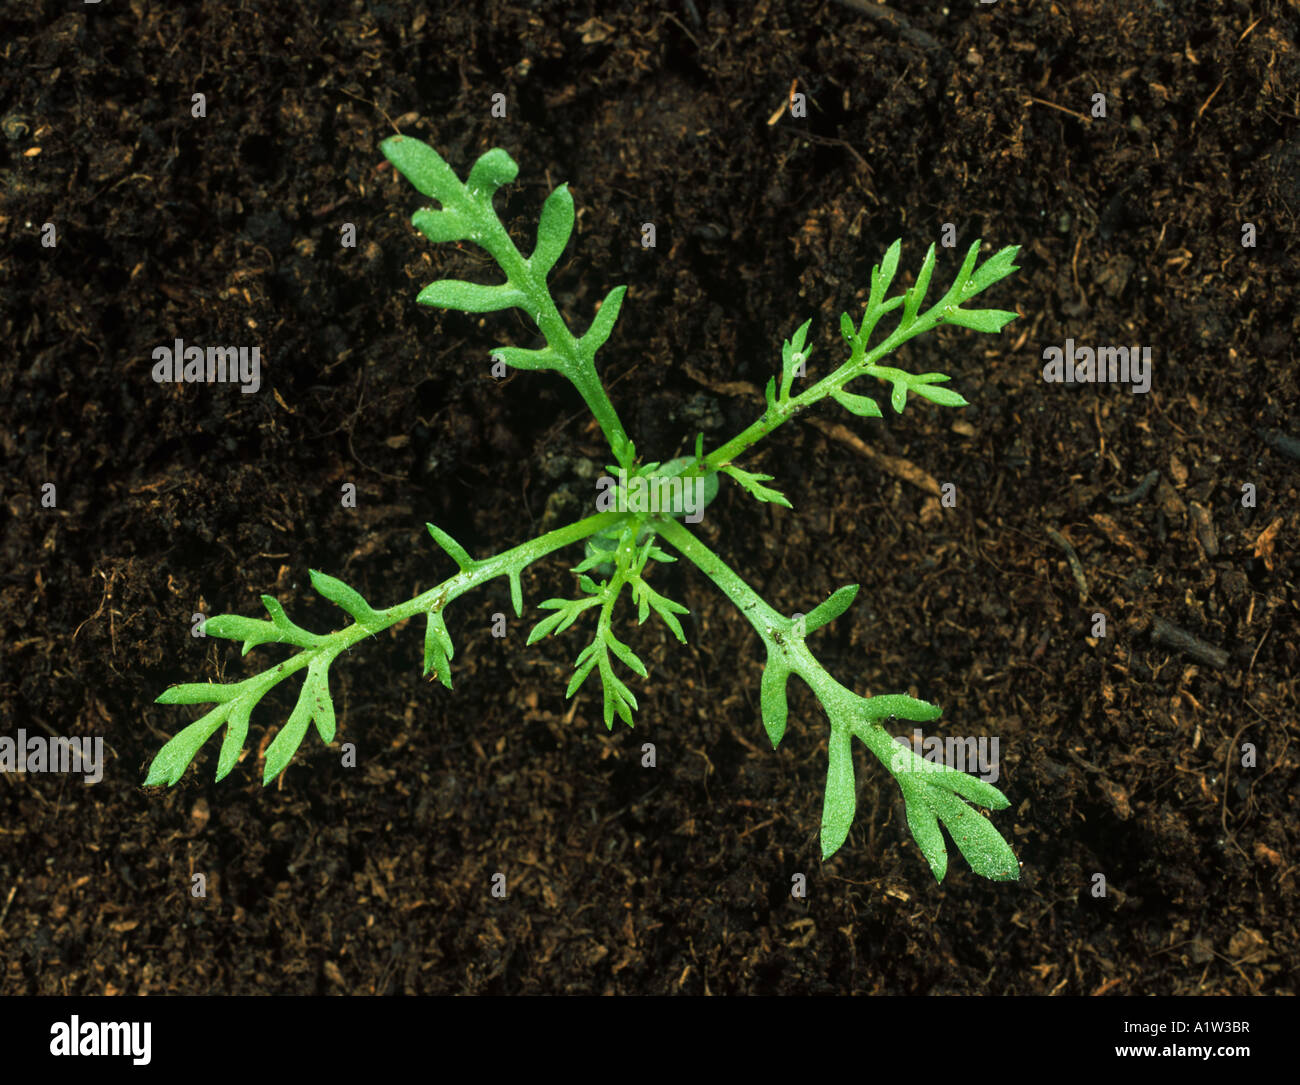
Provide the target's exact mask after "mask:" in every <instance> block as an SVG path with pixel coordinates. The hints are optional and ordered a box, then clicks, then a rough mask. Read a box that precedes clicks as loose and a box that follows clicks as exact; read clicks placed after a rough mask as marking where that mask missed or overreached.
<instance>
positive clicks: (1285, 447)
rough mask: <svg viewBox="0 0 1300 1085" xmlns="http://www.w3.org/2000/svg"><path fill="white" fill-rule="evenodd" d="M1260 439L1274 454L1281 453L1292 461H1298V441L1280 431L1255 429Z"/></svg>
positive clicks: (1299, 455) (1299, 454)
mask: <svg viewBox="0 0 1300 1085" xmlns="http://www.w3.org/2000/svg"><path fill="white" fill-rule="evenodd" d="M1255 432H1256V433H1257V434H1259V436H1260V439H1261V440H1262V441H1263V442H1264V443H1265V444H1266V445H1268V447H1269V448H1271V449H1272V450H1273V451H1274V452H1281V453H1282V455H1284V456H1290V457H1291V458H1292V459H1293V460H1300V441H1297V440H1296V439H1295V438H1294V437H1292V436H1291V435H1290V434H1289V433H1283V432H1282V431H1281V430H1280V429H1257V430H1256V431H1255Z"/></svg>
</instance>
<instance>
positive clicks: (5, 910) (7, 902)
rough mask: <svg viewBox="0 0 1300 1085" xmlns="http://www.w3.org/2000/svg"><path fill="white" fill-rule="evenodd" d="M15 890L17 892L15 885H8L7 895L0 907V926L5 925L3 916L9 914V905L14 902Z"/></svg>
mask: <svg viewBox="0 0 1300 1085" xmlns="http://www.w3.org/2000/svg"><path fill="white" fill-rule="evenodd" d="M17 892H18V886H17V885H11V886H10V887H9V895H8V896H7V897H5V906H4V907H3V908H0V927H3V926H4V925H5V917H6V916H7V915H8V914H9V905H11V904H12V903H13V902H14V894H15V893H17Z"/></svg>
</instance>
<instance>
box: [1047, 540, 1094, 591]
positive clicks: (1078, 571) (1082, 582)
mask: <svg viewBox="0 0 1300 1085" xmlns="http://www.w3.org/2000/svg"><path fill="white" fill-rule="evenodd" d="M1047 537H1048V538H1049V539H1051V540H1052V542H1054V543H1056V545H1057V546H1059V547H1060V548H1061V549H1062V550H1064V551H1065V560H1066V561H1068V562H1069V563H1070V573H1071V574H1072V575H1073V576H1074V583H1075V584H1076V585H1077V586H1078V588H1079V602H1081V603H1082V602H1083V601H1084V600H1085V599H1087V598H1088V580H1087V577H1085V576H1084V575H1083V562H1081V561H1080V560H1079V555H1078V554H1076V553H1075V552H1074V547H1073V546H1071V545H1070V543H1069V540H1068V539H1066V537H1065V536H1064V535H1062V534H1061V533H1060V532H1059V531H1055V530H1053V529H1052V528H1050V527H1049V528H1048V529H1047Z"/></svg>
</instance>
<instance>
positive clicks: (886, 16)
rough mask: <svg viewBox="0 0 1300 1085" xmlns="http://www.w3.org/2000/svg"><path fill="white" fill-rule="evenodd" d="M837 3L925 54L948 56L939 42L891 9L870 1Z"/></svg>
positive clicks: (853, 0)
mask: <svg viewBox="0 0 1300 1085" xmlns="http://www.w3.org/2000/svg"><path fill="white" fill-rule="evenodd" d="M839 2H840V4H842V5H843V6H844V7H846V8H852V9H853V10H854V11H856V12H857V13H858V14H859V15H865V16H866V17H867V18H868V19H870V20H871V21H872V22H873V23H879V24H880V25H881V26H887V27H889V29H890V30H893V31H895V32H896V33H897V34H898V36H899V37H900V38H902V39H903V40H904V41H910V42H911V43H912V44H913V45H916V46H919V47H920V48H922V49H924V50H926V51H927V52H930V53H937V54H938V55H939V56H941V57H947V55H948V51H947V50H946V49H945V48H944V47H943V44H942V43H941V42H940V41H938V40H937V39H935V38H932V37H930V35H929V34H927V33H926V32H925V31H924V30H917V29H916V27H914V26H913V25H912V24H911V23H910V22H909V21H908V19H907V16H906V15H903V14H902V13H900V12H897V11H895V10H894V9H893V8H887V7H885V6H884V5H883V4H875V3H872V2H871V0H839Z"/></svg>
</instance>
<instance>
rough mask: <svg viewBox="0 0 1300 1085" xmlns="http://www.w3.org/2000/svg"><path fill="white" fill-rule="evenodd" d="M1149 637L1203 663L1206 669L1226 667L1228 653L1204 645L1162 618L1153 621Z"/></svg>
mask: <svg viewBox="0 0 1300 1085" xmlns="http://www.w3.org/2000/svg"><path fill="white" fill-rule="evenodd" d="M1151 635H1152V637H1153V638H1154V639H1155V641H1156V643H1157V644H1163V645H1165V646H1166V647H1168V648H1174V649H1176V650H1177V651H1180V652H1184V653H1185V654H1187V655H1189V656H1191V657H1192V658H1193V659H1194V660H1196V661H1197V662H1198V663H1204V664H1205V665H1206V666H1207V667H1213V668H1214V669H1215V670H1218V671H1221V670H1225V669H1226V668H1227V666H1228V653H1227V652H1225V651H1224V650H1223V649H1222V648H1216V647H1214V645H1213V644H1206V643H1205V641H1203V640H1201V639H1200V638H1199V637H1195V636H1193V635H1192V634H1191V633H1189V632H1187V630H1186V629H1179V628H1178V626H1176V625H1173V624H1171V623H1170V622H1167V621H1165V620H1164V619H1163V618H1155V619H1153V621H1152V623H1151Z"/></svg>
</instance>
